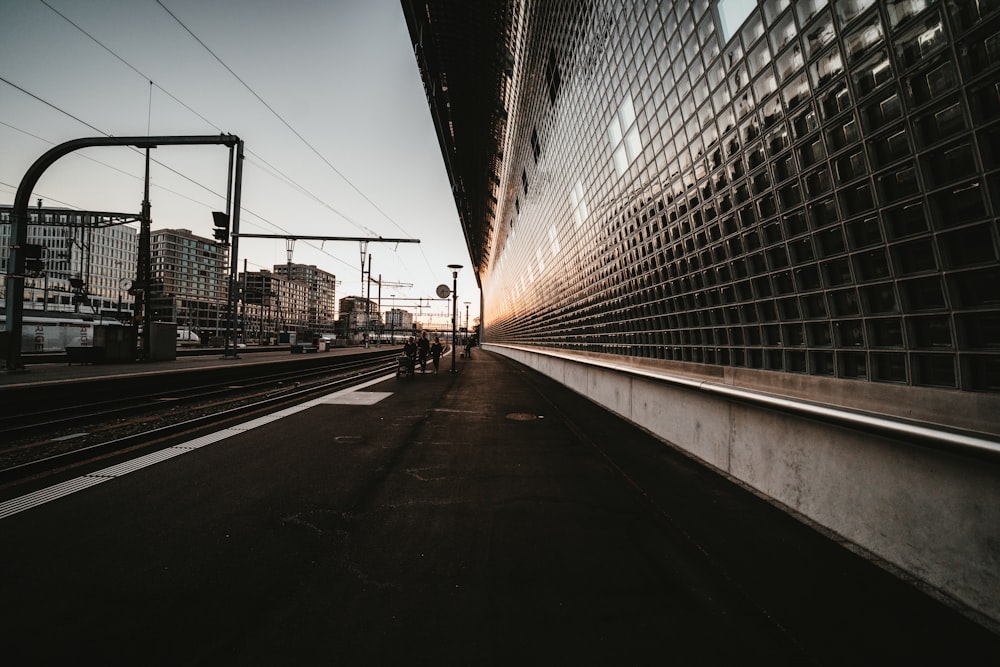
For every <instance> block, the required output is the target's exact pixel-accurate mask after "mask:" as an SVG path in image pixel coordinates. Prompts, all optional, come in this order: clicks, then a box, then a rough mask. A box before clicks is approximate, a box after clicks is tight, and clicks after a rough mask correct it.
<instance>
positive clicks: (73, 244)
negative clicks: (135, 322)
mask: <svg viewBox="0 0 1000 667" xmlns="http://www.w3.org/2000/svg"><path fill="white" fill-rule="evenodd" d="M10 215H11V207H9V206H4V207H0V272H2V275H0V281H4V280H5V279H6V278H5V277H6V274H7V261H8V258H9V256H10V243H11V238H10V234H11V226H10ZM28 215H29V224H28V244H29V245H33V246H35V247H36V248H37V253H38V261H37V264H36V265H35V266H34V267H33V268H29V275H28V276H27V277H26V278H25V287H24V306H25V310H26V311H31V312H46V313H50V314H59V313H66V314H76V313H79V314H83V315H86V316H97V317H109V318H119V317H120V318H121V319H126V320H128V319H131V317H132V310H133V306H134V298H133V296H132V295H131V294H130V293H129V287H130V286H131V280H132V279H133V278H134V276H135V272H136V262H137V257H138V249H139V238H138V230H137V229H136V228H135V227H133V226H130V225H128V224H126V223H127V222H131V221H134V220H135V216H134V215H127V214H117V213H94V212H89V211H74V210H71V209H64V208H47V207H42V208H35V209H30V210H29V211H28ZM0 284H3V283H0ZM5 295H6V289H0V298H6V296H5Z"/></svg>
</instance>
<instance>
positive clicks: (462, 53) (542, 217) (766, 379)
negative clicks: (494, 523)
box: [402, 0, 1000, 623]
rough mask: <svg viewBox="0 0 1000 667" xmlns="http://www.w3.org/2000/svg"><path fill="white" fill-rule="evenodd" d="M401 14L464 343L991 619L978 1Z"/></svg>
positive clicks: (986, 102)
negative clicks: (460, 301)
mask: <svg viewBox="0 0 1000 667" xmlns="http://www.w3.org/2000/svg"><path fill="white" fill-rule="evenodd" d="M402 7H403V13H404V15H405V17H406V21H407V25H408V28H409V32H410V37H411V41H412V42H413V46H414V54H415V57H416V62H417V65H418V67H419V70H420V73H421V76H422V78H423V81H424V85H425V92H426V94H427V98H428V104H429V108H430V112H431V116H432V119H433V122H434V126H435V128H436V130H437V134H438V140H439V143H440V145H441V149H442V156H443V158H444V164H445V167H446V169H447V171H448V175H449V179H450V181H451V184H452V189H453V192H454V196H455V201H456V207H457V211H458V215H459V218H460V221H461V224H462V227H463V231H464V234H465V238H466V241H467V244H468V248H469V252H470V256H471V259H472V263H473V266H474V268H475V271H476V274H477V277H478V279H479V282H480V285H481V287H482V316H483V320H482V331H481V335H482V339H483V341H484V343H485V344H486V345H487V347H488V348H489V349H492V350H495V351H496V352H498V353H500V354H505V355H507V356H510V357H512V358H514V359H517V360H519V361H522V362H524V363H528V364H530V365H531V366H532V367H534V368H536V369H539V370H540V371H542V372H544V373H546V374H548V375H550V376H551V377H553V378H556V379H557V380H559V381H561V382H563V383H565V384H567V385H569V386H571V387H573V388H574V389H576V390H578V391H580V392H581V393H583V394H585V395H587V396H588V397H590V398H592V399H593V400H595V401H596V402H598V403H600V404H602V405H604V406H606V407H608V408H609V409H611V410H613V411H615V412H617V413H619V414H622V415H623V416H625V417H626V418H628V419H631V420H632V421H634V422H636V423H637V424H639V425H640V426H642V427H643V428H646V429H647V430H649V431H650V432H652V433H655V434H656V435H658V436H660V437H661V438H662V439H663V440H664V441H666V442H668V443H670V444H671V445H673V446H676V447H678V448H679V449H682V450H684V451H685V452H687V453H689V454H690V455H692V456H693V457H695V458H697V459H699V460H701V461H703V462H705V463H707V464H708V465H710V466H713V467H715V468H717V469H719V470H721V471H723V472H724V473H725V474H727V475H729V476H730V477H731V478H733V479H737V480H740V481H741V482H742V483H744V484H746V485H747V486H749V487H751V488H753V489H755V490H756V491H757V492H758V493H760V494H761V495H763V496H765V497H768V498H770V499H772V500H773V501H775V502H776V503H778V504H779V505H780V506H781V507H783V508H790V509H791V510H792V511H793V512H794V513H796V515H797V516H804V517H808V518H809V520H810V521H812V522H814V524H815V525H820V526H823V527H824V528H825V529H827V530H830V531H832V532H833V533H834V534H836V535H838V536H840V538H841V539H844V540H845V541H846V542H849V543H852V544H854V545H855V546H856V547H858V548H860V549H861V550H863V551H867V552H871V553H874V554H876V555H877V558H878V559H881V560H882V561H884V562H888V563H892V564H893V565H894V566H896V567H899V568H901V569H902V570H904V571H906V572H908V573H909V574H910V575H912V576H913V577H914V579H915V580H917V581H921V582H925V583H926V584H927V585H928V586H929V587H930V588H932V589H934V590H936V591H937V592H939V593H940V592H943V594H944V595H945V596H946V597H948V598H949V599H954V600H960V601H961V604H962V605H968V606H969V607H971V608H973V609H975V610H977V613H982V614H985V615H986V616H988V617H989V618H991V619H993V622H996V623H1000V601H998V599H997V598H996V596H995V595H990V594H984V593H983V591H986V590H988V591H996V590H998V587H1000V578H998V576H997V569H996V564H997V561H996V549H995V545H996V544H997V541H998V540H1000V528H998V526H1000V503H997V502H996V498H997V491H996V490H997V488H1000V487H998V483H1000V482H998V480H1000V469H998V467H997V460H998V458H1000V455H998V454H1000V419H998V418H997V415H1000V229H998V212H1000V85H998V81H1000V48H998V44H1000V5H998V4H997V3H996V2H974V1H972V2H961V1H957V0H901V1H898V2H879V1H876V0H835V1H834V0H799V1H797V2H793V1H792V0H759V1H755V0H690V1H676V2H670V1H666V0H634V1H625V0H593V1H590V2H573V1H570V0H564V1H560V0H551V1H545V2H542V1H533V0H524V1H521V2H518V1H514V0H510V1H504V0H483V2H477V3H449V2H446V1H445V0H423V1H420V2H417V1H416V0H403V1H402ZM914 444H919V445H922V446H921V447H914V446H913V445H914ZM987 505H988V506H989V509H985V508H986V506H987ZM959 545H960V546H959Z"/></svg>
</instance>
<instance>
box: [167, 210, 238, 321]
mask: <svg viewBox="0 0 1000 667" xmlns="http://www.w3.org/2000/svg"><path fill="white" fill-rule="evenodd" d="M150 243H151V246H152V247H151V254H150V257H151V264H152V275H153V281H154V286H153V288H152V289H151V298H150V307H151V311H152V317H153V319H154V320H156V321H163V322H176V323H177V325H178V326H179V327H185V328H188V329H191V330H193V331H194V332H196V333H197V334H198V335H199V336H201V337H202V338H203V339H205V338H211V337H214V336H224V335H225V331H226V323H227V312H228V305H227V299H228V294H229V292H228V285H227V284H226V282H227V281H226V276H228V275H229V267H228V258H229V253H228V248H227V247H225V246H221V245H219V244H218V243H216V242H215V241H214V240H211V239H206V238H203V237H200V236H196V235H194V234H193V233H191V231H190V230H187V229H159V230H154V231H152V233H151V242H150Z"/></svg>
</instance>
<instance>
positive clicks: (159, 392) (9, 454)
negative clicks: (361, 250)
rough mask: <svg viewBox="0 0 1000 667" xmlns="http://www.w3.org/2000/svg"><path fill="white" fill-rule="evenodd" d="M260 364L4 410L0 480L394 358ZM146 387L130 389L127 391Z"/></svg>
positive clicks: (70, 462) (389, 365) (160, 438)
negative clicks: (206, 378) (250, 369)
mask: <svg viewBox="0 0 1000 667" xmlns="http://www.w3.org/2000/svg"><path fill="white" fill-rule="evenodd" d="M280 366H281V365H275V366H274V367H267V370H266V371H264V372H255V373H254V375H253V376H252V377H247V378H244V379H243V380H235V381H234V378H233V377H232V376H229V375H227V374H220V376H219V377H218V378H217V379H216V380H214V381H211V382H203V381H199V382H198V383H196V384H194V385H193V386H187V387H170V388H169V389H167V390H164V389H163V388H162V387H160V386H159V384H158V383H156V382H154V383H152V385H153V386H148V383H147V385H132V387H133V388H132V389H131V390H130V391H127V392H125V393H124V395H122V393H123V392H122V391H119V392H117V394H116V395H115V396H113V397H109V396H107V395H105V394H106V391H97V392H95V394H96V395H98V399H97V400H92V401H78V402H76V403H74V404H72V405H59V406H41V407H38V408H37V409H34V410H27V411H9V412H8V413H7V414H4V415H3V416H2V417H0V483H11V482H18V481H21V480H25V479H30V478H34V477H38V476H43V477H44V476H46V475H48V474H51V473H54V472H55V471H58V470H61V469H64V468H66V467H67V466H77V465H79V464H81V463H83V462H86V461H88V460H91V459H104V458H107V457H109V456H114V455H116V454H119V453H123V452H132V451H134V450H136V449H142V448H152V447H156V446H160V445H162V444H163V443H164V442H166V441H168V440H170V439H171V438H174V437H179V436H181V435H188V434H190V433H192V432H195V431H198V430H199V429H204V428H206V427H209V426H212V427H216V426H217V425H220V424H224V423H226V422H227V421H230V420H235V419H243V418H246V417H247V416H248V415H252V414H254V413H258V412H263V411H267V410H274V409H279V408H281V407H284V406H287V405H292V404H295V403H297V402H302V401H305V400H308V399H310V398H312V397H314V396H316V395H321V394H323V393H329V392H331V391H335V390H338V389H342V388H344V387H348V386H351V385H352V384H356V383H358V382H361V381H364V380H366V379H369V378H371V377H376V376H378V375H380V374H385V373H386V372H391V371H393V370H395V368H396V360H395V354H393V355H391V356H390V355H382V356H376V357H375V358H371V357H369V358H366V359H357V360H345V361H343V362H340V363H336V364H332V365H324V366H320V367H316V368H311V369H304V368H302V367H298V366H297V367H296V368H294V369H288V368H281V367H280ZM139 386H147V388H146V389H143V390H138V389H135V387H139Z"/></svg>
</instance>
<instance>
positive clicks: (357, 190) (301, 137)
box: [156, 0, 406, 236]
mask: <svg viewBox="0 0 1000 667" xmlns="http://www.w3.org/2000/svg"><path fill="white" fill-rule="evenodd" d="M156 4H158V5H159V6H160V7H162V8H163V11H165V12H166V13H167V14H169V15H170V17H171V18H173V19H174V20H175V21H176V22H177V24H178V25H180V26H181V28H183V29H184V30H185V31H186V32H187V33H188V34H189V35H191V37H192V38H194V40H195V41H196V42H198V43H199V44H200V45H201V46H202V48H204V49H205V50H206V51H208V52H209V54H211V56H212V57H213V58H215V60H216V61H217V62H218V63H219V64H220V65H222V66H223V67H224V68H225V69H226V71H228V72H229V73H230V74H232V75H233V77H234V78H235V79H236V80H237V81H239V82H240V83H241V84H242V85H243V87H244V88H246V89H247V90H248V91H249V92H250V94H251V95H253V96H254V97H255V98H257V100H258V101H259V102H260V103H261V104H263V105H264V107H265V108H266V109H267V110H268V111H270V112H271V114H272V115H274V117H275V118H277V119H278V120H279V121H281V123H282V124H283V125H284V126H285V127H286V128H288V130H289V131H290V132H291V133H292V134H294V135H295V136H296V137H298V139H299V140H300V141H301V142H302V143H303V144H305V145H306V147H308V148H309V150H310V151H312V152H313V154H315V155H316V157H318V158H319V159H320V160H322V161H323V163H324V164H326V165H327V166H328V167H329V168H330V169H331V170H333V172H334V173H335V174H337V175H338V176H339V177H340V178H341V179H343V181H344V182H345V183H347V184H348V185H349V186H351V188H352V189H353V190H354V191H355V192H357V193H358V194H359V195H360V196H361V197H362V198H363V199H364V200H365V201H366V202H368V203H369V204H371V206H372V208H374V209H375V210H376V211H378V212H379V213H380V214H382V216H383V217H384V218H385V219H386V220H388V221H389V222H390V223H392V225H393V226H394V227H395V228H396V229H398V230H399V231H401V232H403V233H404V234H405V233H406V230H404V229H403V228H402V227H400V226H399V224H397V223H396V221H395V220H393V219H392V217H391V216H390V215H389V214H388V213H386V212H385V211H383V210H382V209H381V208H380V207H379V206H378V204H376V203H375V202H374V201H372V200H371V198H369V197H368V195H366V194H365V193H364V192H362V190H361V189H360V188H359V187H358V186H356V185H355V184H354V182H353V181H351V179H349V178H347V176H345V175H344V174H343V173H342V172H341V171H340V170H339V169H337V168H336V167H335V166H333V164H332V163H331V162H330V161H329V160H328V159H326V156H324V155H323V154H322V153H320V152H319V151H318V150H316V147H315V146H313V145H312V144H311V143H309V141H308V140H306V138H305V137H303V136H302V135H301V134H300V133H299V131H298V130H296V129H295V128H294V127H292V125H291V124H290V123H289V122H288V121H287V120H285V119H284V117H282V115H281V114H279V113H278V112H277V111H275V110H274V107H272V106H271V105H270V104H268V103H267V102H266V101H265V100H264V98H262V97H261V96H260V95H258V94H257V91H255V90H254V89H253V88H252V87H251V86H250V84H248V83H247V82H246V81H244V80H243V79H242V78H241V77H240V75H239V74H237V73H236V72H234V71H233V69H232V68H231V67H230V66H229V65H227V64H226V63H225V61H223V60H222V58H220V57H219V56H218V55H217V54H216V53H215V52H214V51H213V50H212V49H211V48H209V46H208V45H207V44H205V42H203V41H202V40H201V38H200V37H198V36H197V35H196V34H194V32H193V31H192V30H191V29H190V28H188V27H187V26H186V25H185V24H184V22H183V21H181V20H180V18H178V16H177V15H176V14H174V13H173V12H172V11H170V9H168V8H167V6H166V5H164V4H163V2H162V1H161V0H156ZM362 227H363V228H364V229H365V230H366V231H367V232H369V233H370V234H373V235H376V236H377V235H378V234H377V233H376V232H375V231H373V230H371V229H369V228H368V227H364V226H363V225H362Z"/></svg>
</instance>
